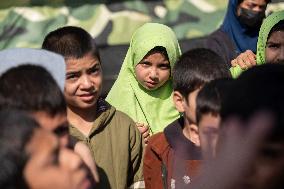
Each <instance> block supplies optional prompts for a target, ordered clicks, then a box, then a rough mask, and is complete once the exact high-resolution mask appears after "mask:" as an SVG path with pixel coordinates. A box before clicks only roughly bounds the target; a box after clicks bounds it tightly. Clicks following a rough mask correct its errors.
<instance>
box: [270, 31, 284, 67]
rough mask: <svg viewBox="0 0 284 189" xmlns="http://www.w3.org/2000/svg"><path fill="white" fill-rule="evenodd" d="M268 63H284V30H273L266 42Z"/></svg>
mask: <svg viewBox="0 0 284 189" xmlns="http://www.w3.org/2000/svg"><path fill="white" fill-rule="evenodd" d="M265 58H266V62H267V63H282V64H283V63H284V31H275V32H273V33H272V34H271V35H270V37H269V39H268V40H267V43H266V48H265Z"/></svg>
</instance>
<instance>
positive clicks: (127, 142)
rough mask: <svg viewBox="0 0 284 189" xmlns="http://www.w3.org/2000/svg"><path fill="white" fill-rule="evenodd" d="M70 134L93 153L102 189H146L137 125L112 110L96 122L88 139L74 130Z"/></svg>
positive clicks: (112, 108)
mask: <svg viewBox="0 0 284 189" xmlns="http://www.w3.org/2000/svg"><path fill="white" fill-rule="evenodd" d="M70 134H71V135H72V136H74V137H76V138H77V139H79V140H80V141H84V142H85V143H86V144H87V145H88V146H89V148H90V149H91V152H92V155H93V157H94V159H95V162H96V164H97V166H98V172H99V176H100V183H99V187H98V188H106V189H108V188H113V189H126V188H144V182H143V175H142V174H143V173H142V172H143V170H142V168H143V164H142V156H143V141H142V137H141V134H140V133H139V131H138V129H137V128H136V126H135V124H134V122H133V121H132V120H131V118H129V117H128V116H127V115H126V114H124V113H122V112H120V111H117V110H115V108H114V107H112V106H109V107H108V108H107V109H106V110H104V111H103V112H102V113H101V114H100V115H99V116H98V118H97V119H96V120H95V122H94V125H93V128H92V129H91V132H90V134H89V136H88V137H86V136H84V135H83V134H82V133H81V132H80V131H79V130H78V129H77V128H76V127H74V126H70Z"/></svg>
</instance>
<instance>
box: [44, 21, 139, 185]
mask: <svg viewBox="0 0 284 189" xmlns="http://www.w3.org/2000/svg"><path fill="white" fill-rule="evenodd" d="M42 48H43V49H47V50H50V51H53V52H56V53H58V54H61V55H62V56H63V57H64V58H65V63H66V82H65V90H64V95H65V99H66V102H67V119H68V121H69V123H70V132H71V135H73V136H74V137H76V138H77V139H79V140H81V141H84V142H85V143H86V144H87V145H88V146H89V148H90V149H91V151H92V154H93V157H94V159H95V161H96V163H97V165H98V166H99V176H100V184H99V188H117V189H125V188H128V187H134V188H141V187H143V185H144V182H143V177H142V165H141V160H142V154H143V142H142V138H141V135H140V133H139V131H138V129H137V128H136V126H135V123H134V122H133V121H132V120H131V119H130V118H129V117H128V116H127V115H125V114H124V113H122V112H120V111H116V110H115V108H114V107H112V106H111V105H109V104H108V103H107V102H105V101H104V100H103V99H102V98H100V93H101V90H102V69H101V63H100V56H99V53H98V49H97V47H96V45H95V43H94V40H93V38H92V37H91V35H90V34H89V33H88V32H86V31H85V30H84V29H82V28H79V27H73V26H67V27H62V28H59V29H57V30H55V31H52V32H50V33H49V34H48V35H47V36H46V37H45V39H44V42H43V45H42ZM118 98H119V97H118Z"/></svg>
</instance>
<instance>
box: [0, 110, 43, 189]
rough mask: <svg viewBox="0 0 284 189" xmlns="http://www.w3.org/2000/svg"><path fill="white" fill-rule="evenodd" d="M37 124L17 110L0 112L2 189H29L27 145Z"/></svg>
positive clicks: (0, 186) (0, 174)
mask: <svg viewBox="0 0 284 189" xmlns="http://www.w3.org/2000/svg"><path fill="white" fill-rule="evenodd" d="M38 127H39V125H38V124H37V122H36V121H35V120H34V119H32V117H30V116H28V115H26V114H25V113H23V112H19V111H16V110H4V111H0V130H1V132H0V162H1V163H0V188H7V189H18V188H20V189H27V188H28V186H27V184H26V182H25V179H24V176H23V171H24V167H25V165H26V162H27V161H28V158H29V157H28V154H27V153H26V151H25V148H26V145H27V144H28V142H29V141H30V139H31V137H32V136H33V132H34V130H35V128H38Z"/></svg>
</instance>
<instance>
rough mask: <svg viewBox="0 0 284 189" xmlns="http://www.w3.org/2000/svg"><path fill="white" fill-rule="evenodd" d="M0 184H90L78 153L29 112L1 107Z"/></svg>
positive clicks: (12, 187) (22, 187) (16, 188)
mask: <svg viewBox="0 0 284 189" xmlns="http://www.w3.org/2000/svg"><path fill="white" fill-rule="evenodd" d="M0 129H1V132H0V141H1V142H0V188H3V189H4V188H5V189H8V188H9V189H30V188H53V189H72V188H73V189H82V188H91V185H90V182H88V179H87V174H86V173H87V171H86V167H85V166H82V165H83V164H82V161H81V159H80V158H79V156H78V155H76V154H75V153H74V152H72V151H71V150H69V149H66V148H60V147H59V142H58V138H57V137H56V136H55V135H54V134H53V133H51V132H48V131H47V130H45V129H42V128H40V127H39V125H38V123H37V122H36V121H35V120H34V119H33V118H32V117H31V116H30V115H28V114H27V113H24V112H21V111H16V110H4V111H0Z"/></svg>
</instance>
